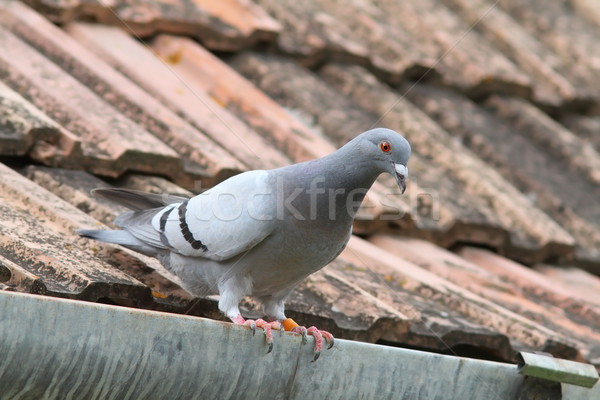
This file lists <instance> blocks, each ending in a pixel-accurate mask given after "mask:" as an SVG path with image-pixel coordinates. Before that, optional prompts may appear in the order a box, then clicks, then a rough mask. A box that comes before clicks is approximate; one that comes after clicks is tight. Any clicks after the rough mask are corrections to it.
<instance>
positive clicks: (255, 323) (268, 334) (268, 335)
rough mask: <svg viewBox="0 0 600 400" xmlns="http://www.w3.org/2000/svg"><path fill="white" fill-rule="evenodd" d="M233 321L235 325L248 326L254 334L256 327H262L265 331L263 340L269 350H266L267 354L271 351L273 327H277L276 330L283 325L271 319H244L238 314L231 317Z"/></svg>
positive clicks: (280, 328)
mask: <svg viewBox="0 0 600 400" xmlns="http://www.w3.org/2000/svg"><path fill="white" fill-rule="evenodd" d="M231 320H232V321H233V323H234V324H236V325H244V326H249V327H250V329H251V330H252V335H255V334H256V328H257V327H258V328H260V329H263V330H264V331H265V340H266V342H267V344H268V345H269V350H268V351H267V354H269V353H270V352H271V351H273V332H272V330H273V329H277V330H280V331H281V330H282V329H283V327H282V326H281V324H280V323H279V322H278V321H273V322H267V321H265V320H263V319H260V318H259V319H257V320H253V319H246V320H245V319H244V318H243V317H242V316H241V315H238V316H237V317H235V318H232V319H231Z"/></svg>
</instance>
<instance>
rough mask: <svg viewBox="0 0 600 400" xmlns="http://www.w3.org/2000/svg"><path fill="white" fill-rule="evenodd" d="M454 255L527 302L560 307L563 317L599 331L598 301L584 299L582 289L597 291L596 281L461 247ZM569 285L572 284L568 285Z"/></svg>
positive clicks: (568, 271) (580, 273) (572, 272)
mask: <svg viewBox="0 0 600 400" xmlns="http://www.w3.org/2000/svg"><path fill="white" fill-rule="evenodd" d="M458 254H459V255H460V256H461V257H463V258H464V259H466V260H468V261H470V262H472V263H474V264H477V265H478V266H480V267H482V268H484V269H485V270H487V271H489V272H490V273H492V274H494V275H496V276H498V277H500V278H501V279H502V280H503V281H505V282H507V283H508V284H510V285H511V286H512V287H514V288H518V290H519V291H521V292H523V293H525V294H526V295H527V296H528V297H530V298H531V299H533V300H535V301H540V302H544V303H549V304H552V305H555V306H557V307H561V308H562V309H563V310H564V312H565V313H567V315H570V316H572V317H573V318H574V319H576V318H580V319H582V320H581V321H579V322H580V323H581V324H582V325H587V326H590V327H595V328H600V315H599V314H600V307H599V306H600V301H595V297H596V296H587V295H586V291H585V290H586V289H584V288H586V287H587V288H589V289H588V290H589V293H591V292H592V291H593V290H595V289H600V279H599V278H597V277H595V276H593V275H590V274H589V273H586V272H584V271H582V270H580V269H577V268H555V267H551V266H540V267H539V268H538V267H536V268H535V269H531V268H528V267H525V266H523V265H521V264H518V263H516V262H514V261H511V260H509V259H508V258H506V257H502V256H500V255H497V254H494V253H492V252H490V251H488V250H484V249H477V248H474V247H463V248H462V249H460V251H459V252H458ZM570 281H573V282H575V284H574V285H572V286H571V285H569V283H568V282H570ZM559 282H562V284H561V283H559ZM581 284H583V285H581ZM580 285H581V286H580ZM594 285H595V286H594ZM582 290H583V291H582ZM585 303H590V306H587V307H586V306H585Z"/></svg>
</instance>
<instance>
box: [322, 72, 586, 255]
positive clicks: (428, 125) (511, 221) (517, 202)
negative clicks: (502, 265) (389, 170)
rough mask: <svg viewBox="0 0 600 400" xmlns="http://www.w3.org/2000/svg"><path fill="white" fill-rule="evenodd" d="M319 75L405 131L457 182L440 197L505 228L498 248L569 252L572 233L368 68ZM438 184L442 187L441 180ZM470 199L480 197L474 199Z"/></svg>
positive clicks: (442, 175)
mask: <svg viewBox="0 0 600 400" xmlns="http://www.w3.org/2000/svg"><path fill="white" fill-rule="evenodd" d="M322 75H323V76H324V77H325V79H326V80H327V81H328V82H330V83H331V84H332V85H334V86H335V87H336V88H338V90H340V92H342V93H343V94H345V95H348V96H351V97H352V99H353V100H354V101H355V102H356V103H357V104H358V105H360V106H361V107H364V108H365V109H366V110H368V111H370V112H371V113H372V115H376V116H381V119H380V123H382V124H385V125H386V126H388V127H390V128H392V129H397V130H400V131H402V132H404V133H405V134H406V135H407V138H408V139H409V141H410V142H411V145H412V147H413V150H414V151H415V153H417V154H420V155H421V156H422V157H424V158H426V159H428V160H431V164H432V165H435V166H437V167H438V168H439V170H440V172H441V173H440V174H439V175H438V181H440V182H441V181H442V180H443V179H448V178H450V179H452V180H454V181H455V182H456V183H458V184H459V185H460V186H458V187H460V188H461V190H460V191H459V192H458V193H461V196H456V195H455V194H453V193H449V194H448V195H447V196H446V197H445V198H443V199H442V201H444V202H451V201H456V202H457V204H459V203H458V202H461V201H465V203H466V204H465V206H464V207H465V208H469V207H473V205H475V204H476V207H477V210H478V211H480V212H481V214H482V215H484V216H485V219H484V224H485V220H487V221H490V222H488V224H491V225H492V226H493V225H495V224H498V225H500V226H501V227H502V228H503V229H505V230H506V231H507V232H508V233H509V235H510V236H509V237H508V239H509V240H508V241H507V242H506V243H505V244H504V245H503V246H502V247H504V248H505V249H506V251H511V252H512V253H511V254H513V256H514V257H516V258H519V259H523V260H527V259H529V260H536V259H543V258H544V257H546V256H548V255H549V254H551V253H555V254H557V255H565V254H569V253H570V252H572V246H573V245H574V241H573V238H572V237H571V236H570V235H569V234H568V233H567V232H566V231H565V230H564V229H562V228H561V227H560V226H559V225H558V224H556V222H554V221H553V220H552V219H550V218H549V217H548V216H547V215H546V214H544V213H543V212H541V211H540V210H539V209H537V208H536V207H534V206H533V205H532V204H531V202H530V201H529V200H528V199H527V198H526V197H525V196H524V195H523V194H521V193H520V192H519V191H518V190H516V189H515V188H514V187H513V186H511V185H510V183H509V182H507V181H506V180H505V179H504V178H502V176H501V175H500V174H499V173H498V172H497V171H495V170H494V169H493V168H492V167H491V166H488V165H486V164H485V163H484V162H483V161H482V160H481V159H479V158H478V157H476V156H475V155H474V154H473V153H471V152H470V151H469V150H468V149H466V148H465V146H463V145H462V144H461V143H460V142H458V141H457V140H455V139H454V138H453V137H452V136H450V135H449V134H448V133H447V132H445V131H444V130H443V129H441V128H440V127H439V125H437V124H436V123H435V122H433V121H432V120H431V119H430V118H429V117H428V116H426V115H425V114H424V113H423V112H422V111H420V110H419V109H418V108H416V107H414V106H413V105H412V104H411V103H409V102H408V101H407V100H405V99H404V98H402V97H400V96H399V95H398V94H397V93H396V92H394V91H392V90H390V89H389V88H387V87H385V86H384V85H382V84H381V83H380V82H378V81H376V80H375V79H374V78H373V77H372V76H371V75H370V74H369V73H368V72H367V71H365V70H364V69H361V68H357V67H343V66H336V65H330V66H327V67H325V68H324V69H323V70H322ZM432 184H434V185H435V183H434V182H432ZM439 185H440V189H442V188H443V186H442V185H443V184H442V183H440V184H439ZM433 187H434V188H435V186H433ZM454 193H457V192H454ZM440 194H442V192H440ZM466 196H469V198H468V201H467V197H466ZM474 198H476V199H479V200H476V201H473V199H474ZM455 199H456V200H455ZM472 225H476V224H472ZM483 239H484V240H485V236H484V237H483ZM482 242H483V240H482Z"/></svg>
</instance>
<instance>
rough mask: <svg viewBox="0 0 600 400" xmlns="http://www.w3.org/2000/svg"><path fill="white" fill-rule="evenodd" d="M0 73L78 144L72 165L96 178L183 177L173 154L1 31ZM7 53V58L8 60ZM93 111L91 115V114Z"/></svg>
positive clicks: (15, 39) (61, 71)
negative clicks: (130, 173)
mask: <svg viewBox="0 0 600 400" xmlns="http://www.w3.org/2000/svg"><path fill="white" fill-rule="evenodd" d="M0 33H1V34H0V41H1V42H0V47H2V48H5V49H7V48H10V52H6V51H4V52H0V54H1V55H4V56H5V57H2V56H1V55H0V71H1V72H0V74H1V75H2V77H3V79H4V82H5V83H6V84H7V85H8V86H10V87H11V88H12V89H13V90H14V89H15V88H18V92H19V94H21V95H22V96H23V97H24V98H26V99H27V100H28V101H30V102H32V103H33V104H34V105H36V106H37V107H38V108H40V109H41V110H42V111H44V112H45V113H46V114H47V115H48V116H49V117H51V118H52V119H54V120H55V121H56V122H58V123H60V124H61V125H62V126H64V127H65V128H66V129H68V130H69V131H70V132H71V133H74V134H77V135H78V137H79V138H80V140H81V143H82V144H81V148H82V153H83V158H82V159H80V160H70V162H71V163H72V164H74V163H76V162H77V163H79V165H81V166H82V167H84V168H87V169H89V170H90V171H93V172H95V173H98V174H104V175H109V176H118V175H120V174H121V173H122V172H123V171H125V170H128V169H131V170H137V171H145V172H155V173H160V174H163V175H166V176H171V177H173V178H174V179H177V177H179V176H181V175H182V172H181V163H180V161H179V159H178V156H177V153H175V151H173V149H171V148H170V147H168V146H167V145H166V144H164V143H163V142H161V141H159V140H158V139H156V138H155V137H154V136H152V135H151V134H149V133H148V132H147V131H145V130H144V129H142V128H141V127H140V126H138V125H136V124H135V123H134V122H132V121H131V120H129V119H128V118H126V117H124V116H123V115H122V114H120V113H119V112H118V111H117V110H115V109H114V108H113V107H112V106H110V105H109V104H107V103H105V102H103V101H102V100H101V99H99V98H98V97H97V96H95V95H94V94H93V93H92V92H91V91H90V90H89V89H87V88H86V87H85V86H83V85H81V84H80V83H79V82H78V81H76V80H75V79H74V78H73V77H71V76H70V75H68V74H67V73H66V72H64V71H63V70H62V69H60V68H59V67H57V66H56V65H55V64H53V63H51V62H50V61H49V60H47V59H46V58H44V57H42V56H41V55H40V54H39V53H37V52H36V51H34V50H33V49H32V48H31V47H29V46H28V45H26V44H25V43H23V42H22V41H21V40H19V39H18V38H16V37H15V36H14V35H13V34H11V33H10V32H8V31H6V30H5V29H3V28H0ZM8 53H10V56H8ZM90 109H93V110H94V113H90V112H89V110H90Z"/></svg>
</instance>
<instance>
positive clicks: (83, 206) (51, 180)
mask: <svg viewBox="0 0 600 400" xmlns="http://www.w3.org/2000/svg"><path fill="white" fill-rule="evenodd" d="M23 174H24V175H25V176H26V177H27V178H28V179H30V180H31V181H33V182H35V183H36V184H37V185H39V186H41V187H43V188H44V189H46V190H48V191H49V192H52V193H53V194H54V195H56V196H58V197H60V198H61V199H63V200H65V201H66V202H68V203H70V204H72V205H73V206H75V207H77V208H78V209H79V210H81V211H83V212H84V213H86V214H88V215H90V216H91V217H93V218H95V219H97V220H98V221H100V222H101V223H103V224H105V225H109V226H111V227H112V228H116V227H115V226H114V225H112V223H113V220H114V219H115V217H116V215H117V214H118V213H120V212H124V211H126V210H127V209H126V208H125V207H120V206H115V204H113V203H110V202H108V201H107V200H103V199H94V200H92V201H91V200H90V199H91V194H90V191H91V190H92V189H95V188H101V187H110V185H109V184H107V183H106V182H104V181H103V180H101V179H99V178H96V177H95V176H94V175H91V174H89V173H87V172H84V171H78V170H69V169H61V168H47V167H39V166H33V165H30V166H27V167H26V168H25V169H24V170H23ZM70 233H72V232H70Z"/></svg>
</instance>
